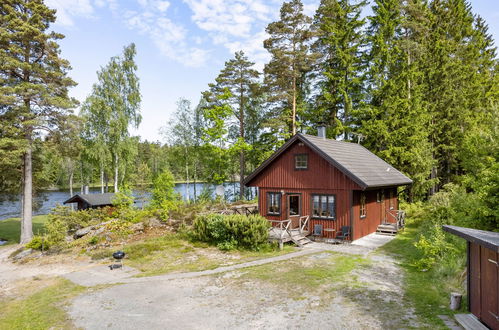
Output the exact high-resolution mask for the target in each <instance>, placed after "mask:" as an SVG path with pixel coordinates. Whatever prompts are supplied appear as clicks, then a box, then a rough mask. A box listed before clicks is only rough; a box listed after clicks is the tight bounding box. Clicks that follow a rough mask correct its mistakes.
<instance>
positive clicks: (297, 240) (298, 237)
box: [291, 235, 312, 247]
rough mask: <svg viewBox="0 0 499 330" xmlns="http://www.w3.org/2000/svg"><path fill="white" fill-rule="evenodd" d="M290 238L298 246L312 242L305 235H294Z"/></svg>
mask: <svg viewBox="0 0 499 330" xmlns="http://www.w3.org/2000/svg"><path fill="white" fill-rule="evenodd" d="M291 240H292V241H293V243H295V244H296V245H297V246H298V247H303V246H305V245H307V244H310V243H312V241H311V240H310V239H308V238H307V237H305V236H303V235H294V236H291Z"/></svg>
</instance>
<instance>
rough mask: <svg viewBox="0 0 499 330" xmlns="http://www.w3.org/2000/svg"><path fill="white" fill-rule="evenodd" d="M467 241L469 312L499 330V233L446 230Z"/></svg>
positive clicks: (475, 230)
mask: <svg viewBox="0 0 499 330" xmlns="http://www.w3.org/2000/svg"><path fill="white" fill-rule="evenodd" d="M443 229H444V230H445V231H447V232H449V233H451V234H454V235H456V236H459V237H462V238H464V239H465V240H467V241H468V249H467V254H468V268H467V276H468V277H467V285H468V288H467V289H468V309H469V311H470V312H471V313H472V314H473V315H475V316H476V317H477V318H478V319H479V320H480V321H481V322H482V323H484V324H485V325H487V326H488V327H489V328H490V329H493V330H499V283H498V281H499V267H498V263H499V233H494V232H491V231H484V230H477V229H471V228H463V227H456V226H443Z"/></svg>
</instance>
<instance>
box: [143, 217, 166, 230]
mask: <svg viewBox="0 0 499 330" xmlns="http://www.w3.org/2000/svg"><path fill="white" fill-rule="evenodd" d="M147 225H148V226H149V227H151V228H155V227H164V226H165V223H164V222H162V221H161V220H159V219H157V218H150V219H149V220H148V221H147Z"/></svg>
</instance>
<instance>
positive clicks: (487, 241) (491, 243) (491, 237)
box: [442, 225, 499, 253]
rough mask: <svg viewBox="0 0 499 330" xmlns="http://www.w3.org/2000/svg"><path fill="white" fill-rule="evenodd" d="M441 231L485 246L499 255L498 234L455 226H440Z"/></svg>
mask: <svg viewBox="0 0 499 330" xmlns="http://www.w3.org/2000/svg"><path fill="white" fill-rule="evenodd" d="M442 227H443V229H444V230H445V231H447V232H449V233H451V234H454V235H456V236H459V237H462V238H464V239H465V240H467V241H469V242H473V243H477V244H480V245H483V246H485V247H486V248H488V249H491V250H493V251H495V252H497V253H499V233H496V232H493V231H485V230H478V229H471V228H464V227H457V226H449V225H444V226H442Z"/></svg>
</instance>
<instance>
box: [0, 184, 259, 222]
mask: <svg viewBox="0 0 499 330" xmlns="http://www.w3.org/2000/svg"><path fill="white" fill-rule="evenodd" d="M187 186H189V189H187ZM204 190H207V191H208V193H210V194H211V195H212V196H213V197H215V196H216V195H217V193H218V194H219V195H222V194H223V196H224V198H225V200H227V201H234V200H236V199H237V198H238V197H239V182H226V183H224V184H223V189H222V188H221V187H220V186H219V187H217V186H215V185H212V184H206V183H197V184H196V196H199V195H201V193H203V191H204ZM175 191H176V192H178V193H179V194H180V195H181V196H182V198H183V199H184V200H186V199H187V196H189V199H190V200H193V199H194V184H189V185H187V184H185V183H178V184H176V185H175ZM79 192H80V191H79V190H75V191H74V193H75V194H76V193H79ZM90 193H100V188H91V189H90ZM133 195H134V196H138V194H137V192H134V193H133ZM149 196H150V194H146V196H145V202H144V204H147V200H148V197H149ZM255 196H256V188H254V187H250V188H247V189H246V198H248V199H252V198H254V197H255ZM69 197H71V196H70V195H69V190H47V191H40V192H38V193H36V195H35V196H34V198H33V203H34V207H33V214H34V215H38V214H47V213H49V212H50V210H51V209H53V208H54V207H55V206H57V205H58V204H60V205H62V203H63V202H64V201H66V200H67V199H69ZM136 205H137V206H141V205H142V201H137V203H136ZM20 213H21V203H20V196H18V195H10V194H0V220H4V219H8V218H13V217H19V215H20Z"/></svg>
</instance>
